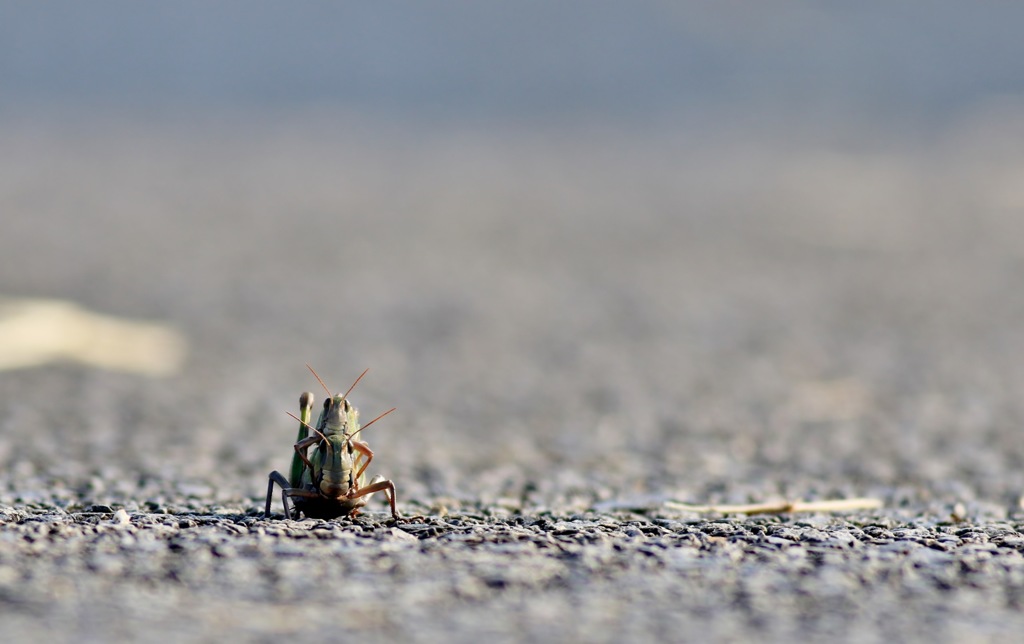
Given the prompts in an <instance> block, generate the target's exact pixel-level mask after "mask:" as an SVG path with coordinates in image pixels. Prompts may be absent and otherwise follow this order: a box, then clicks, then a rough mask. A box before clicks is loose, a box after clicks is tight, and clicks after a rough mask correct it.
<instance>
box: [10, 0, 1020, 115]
mask: <svg viewBox="0 0 1024 644" xmlns="http://www.w3.org/2000/svg"><path fill="white" fill-rule="evenodd" d="M910 7H915V8H916V9H911V8H910ZM0 17H2V19H0V88H2V91H0V118H2V117H3V116H5V115H7V116H10V115H14V116H18V115H21V114H24V113H32V114H35V113H41V114H43V115H46V114H47V113H54V114H55V115H57V116H62V115H65V114H75V113H77V114H78V115H79V116H82V115H86V114H88V113H94V112H95V113H99V114H102V113H104V112H113V113H119V112H134V113H138V114H141V115H143V116H144V117H145V116H147V115H148V116H154V117H157V118H163V117H167V116H172V117H173V116H174V115H181V114H184V115H189V114H202V113H204V112H208V113H218V112H222V113H236V112H250V113H253V114H257V115H258V114H260V113H270V114H273V113H286V112H289V111H298V112H302V111H303V110H313V111H323V112H334V113H338V114H342V115H346V114H347V115H354V116H355V117H357V118H372V119H381V120H395V121H398V122H411V123H417V122H427V123H430V122H440V123H445V122H448V123H460V122H468V123H482V124H485V125H486V124H489V123H506V124H509V125H511V126H516V125H522V124H531V123H537V124H545V123H555V124H558V123H564V122H567V121H576V120H582V121H588V120H591V121H597V122H600V123H612V124H616V123H618V124H622V125H624V126H626V127H632V126H636V125H643V124H648V123H651V122H654V123H664V124H672V125H674V126H678V127H682V128H684V129H685V128H687V127H694V128H703V127H706V126H707V125H708V124H709V123H712V124H713V123H714V122H715V121H716V119H717V118H722V119H723V120H724V121H725V122H729V121H730V120H733V121H740V122H750V123H753V124H754V125H755V126H756V124H757V123H758V122H759V121H761V120H762V119H763V121H764V123H765V127H768V128H771V127H772V124H773V123H777V122H780V121H783V122H791V123H794V124H799V123H801V122H806V123H807V124H808V126H809V127H812V128H813V127H816V126H817V127H822V126H824V127H828V126H829V125H830V124H832V123H846V122H850V121H854V122H861V123H862V124H864V125H867V126H868V127H878V128H881V129H883V130H884V129H888V128H895V129H899V130H907V129H916V128H920V129H922V130H923V131H928V130H930V129H932V128H939V129H941V128H942V127H944V126H945V125H946V124H948V123H949V122H955V121H957V120H960V119H962V118H964V117H965V115H969V114H971V113H972V112H974V111H976V110H977V109H979V106H982V107H984V106H986V105H989V104H992V103H1005V102H1007V101H1010V102H1016V101H1017V100H1019V98H1020V96H1021V92H1022V90H1024V82H1022V81H1024V72H1022V68H1021V64H1020V62H1019V61H1021V60H1024V39H1020V38H1018V37H1017V31H1018V29H1019V25H1021V24H1024V5H1012V4H1011V5H1000V6H998V7H992V6H986V7H985V8H984V9H981V8H979V7H977V6H971V5H963V4H962V3H955V2H927V3H924V2H919V3H909V5H900V6H897V7H894V6H892V5H882V4H880V3H858V4H856V5H848V4H846V3H833V2H827V3H813V4H806V3H801V2H795V1H792V2H791V1H785V2H776V3H770V5H769V4H763V5H762V4H752V5H747V4H745V3H742V4H741V3H714V4H698V3H682V4H678V5H676V4H670V3H660V2H646V3H630V4H628V5H623V4H619V3H607V2H560V3H517V4H515V5H501V6H496V5H478V4H476V3H470V2H446V3H437V4H429V5H424V4H421V3H415V2H397V3H396V2H391V3H372V4H369V5H364V4H356V3H339V4H321V3H288V4H287V5H282V4H278V3H270V2H244V3H242V2H219V3H205V2H198V1H195V0H190V1H185V2H178V3H173V4H165V3H133V2H117V1H108V2H98V3H88V4H78V3H72V2H48V3H31V4H29V3H25V4H14V3H7V4H6V5H4V6H3V7H2V8H0ZM691 122H692V123H691Z"/></svg>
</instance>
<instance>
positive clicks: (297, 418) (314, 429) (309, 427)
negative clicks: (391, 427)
mask: <svg viewBox="0 0 1024 644" xmlns="http://www.w3.org/2000/svg"><path fill="white" fill-rule="evenodd" d="M391 411H394V409H392V410H391ZM284 413H286V414H288V415H289V416H291V417H292V418H294V419H295V420H297V421H299V422H300V423H302V424H303V425H305V426H306V429H311V430H313V431H314V432H316V433H317V434H320V440H327V437H326V436H324V435H323V433H321V432H320V430H319V429H317V428H316V427H313V426H312V425H310V424H309V423H303V422H302V419H301V418H299V417H298V416H296V415H295V414H293V413H292V412H290V411H286V412H284ZM377 418H380V416H378V417H377ZM377 418H374V419H373V420H377ZM370 422H373V421H370ZM367 424H369V423H367Z"/></svg>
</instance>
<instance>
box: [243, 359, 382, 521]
mask: <svg viewBox="0 0 1024 644" xmlns="http://www.w3.org/2000/svg"><path fill="white" fill-rule="evenodd" d="M306 367H307V368H308V369H309V370H310V371H311V372H312V373H313V376H314V377H316V379H317V381H318V382H319V383H320V385H321V386H322V387H323V388H324V390H325V391H326V392H327V399H326V400H324V409H323V411H322V412H320V419H319V420H318V421H317V424H316V427H313V426H311V425H310V424H309V421H310V418H312V410H313V394H312V393H311V392H308V391H307V392H304V393H303V394H302V395H301V396H300V397H299V416H295V415H294V414H291V413H289V414H288V415H289V416H291V417H292V418H294V419H296V420H298V421H299V434H298V438H297V439H296V442H295V445H294V447H295V455H294V456H293V457H292V467H291V471H290V472H289V474H290V477H289V478H285V477H284V475H282V474H281V473H280V472H278V471H277V470H274V471H273V472H271V473H270V482H269V484H268V485H267V506H266V509H265V510H264V513H263V516H264V517H269V516H270V504H271V502H272V501H273V496H274V483H277V484H278V485H279V486H280V487H281V502H282V503H283V504H284V516H285V518H286V519H294V518H298V514H299V512H302V513H303V514H304V515H306V516H307V517H311V518H316V519H334V518H337V517H340V516H345V515H353V516H354V515H356V514H358V513H359V509H360V508H362V507H363V506H364V505H366V504H367V502H368V501H369V500H370V497H371V496H373V494H374V493H375V492H381V491H383V492H384V493H385V494H386V495H387V497H388V501H389V502H390V503H391V516H392V517H393V518H394V519H395V520H398V519H400V518H401V515H400V514H399V513H398V509H397V508H396V507H395V484H394V483H392V482H391V481H389V480H388V479H385V478H384V477H383V476H375V477H373V478H372V479H371V480H370V482H369V483H366V480H365V479H366V477H365V476H364V472H366V467H367V466H368V465H369V464H370V461H371V460H373V451H372V450H371V449H370V446H369V445H367V444H366V443H365V442H363V441H359V440H356V439H355V435H356V434H358V433H359V432H361V431H363V430H364V429H366V428H367V427H369V426H370V425H372V424H373V423H375V422H377V421H378V420H380V419H381V418H383V417H384V416H387V415H388V414H390V413H391V412H393V411H395V409H394V408H392V409H389V410H388V411H386V412H384V413H383V414H381V415H380V416H377V417H376V418H374V419H373V420H371V421H370V422H368V423H366V424H365V425H363V426H362V427H360V426H359V410H358V409H356V408H355V406H354V405H353V404H352V403H350V402H349V401H348V395H349V394H350V393H351V392H352V390H353V389H354V388H355V386H356V385H357V384H359V381H360V380H362V379H363V376H365V375H366V371H369V369H367V370H366V371H363V373H362V374H360V375H359V377H358V378H356V381H355V382H353V383H352V386H351V387H349V388H348V391H346V392H345V393H344V394H343V395H341V396H335V395H333V394H332V393H331V390H330V389H328V388H327V385H325V384H324V381H323V380H321V379H320V376H318V375H317V373H316V371H313V368H312V367H310V366H309V365H308V364H307V365H306ZM310 430H312V431H313V433H314V434H315V435H313V436H310ZM314 446H315V447H314ZM310 447H313V448H314V449H313V451H312V453H310V452H309V448H310ZM289 499H291V500H293V501H294V504H295V508H294V512H293V510H292V508H291V507H290V504H289Z"/></svg>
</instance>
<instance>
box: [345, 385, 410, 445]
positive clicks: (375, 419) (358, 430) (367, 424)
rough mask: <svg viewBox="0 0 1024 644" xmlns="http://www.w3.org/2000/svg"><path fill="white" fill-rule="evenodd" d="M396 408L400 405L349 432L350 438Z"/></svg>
mask: <svg viewBox="0 0 1024 644" xmlns="http://www.w3.org/2000/svg"><path fill="white" fill-rule="evenodd" d="M363 373H366V372H365V371H364V372H363ZM360 377H362V376H360ZM396 409H398V407H392V408H391V409H389V410H387V411H386V412H384V413H383V414H381V415H380V416H377V417H376V418H374V419H373V420H371V421H370V422H368V423H366V424H365V425H363V426H362V427H360V428H359V429H357V430H356V431H354V432H352V433H351V434H349V435H348V438H349V439H350V440H351V438H352V437H353V436H355V435H356V434H358V433H359V432H361V431H363V430H364V429H366V428H367V427H369V426H370V425H372V424H374V423H375V422H377V421H378V420H380V419H381V418H384V417H385V416H387V415H388V414H390V413H391V412H393V411H395V410H396Z"/></svg>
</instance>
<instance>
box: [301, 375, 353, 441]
mask: <svg viewBox="0 0 1024 644" xmlns="http://www.w3.org/2000/svg"><path fill="white" fill-rule="evenodd" d="M306 368H307V369H309V372H310V373H312V374H313V377H314V378H316V381H317V382H319V383H320V386H321V387H323V388H324V391H326V392H327V397H328V398H333V397H334V394H332V393H331V390H330V389H328V388H327V385H325V384H324V381H323V380H321V379H320V376H319V375H317V373H316V371H314V370H313V367H311V366H309V363H308V362H307V363H306ZM363 373H366V371H364V372H363ZM359 377H360V378H362V376H359ZM356 382H359V381H358V380H356ZM352 386H353V387H355V385H352ZM349 391H352V390H351V389H349ZM345 395H346V396H347V395H348V394H345ZM300 422H301V421H300ZM306 426H307V427H308V426H309V425H306Z"/></svg>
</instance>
